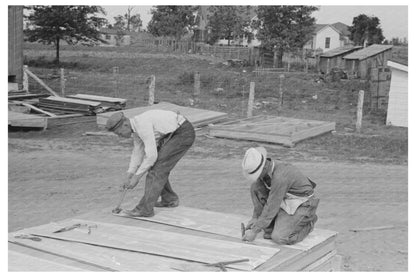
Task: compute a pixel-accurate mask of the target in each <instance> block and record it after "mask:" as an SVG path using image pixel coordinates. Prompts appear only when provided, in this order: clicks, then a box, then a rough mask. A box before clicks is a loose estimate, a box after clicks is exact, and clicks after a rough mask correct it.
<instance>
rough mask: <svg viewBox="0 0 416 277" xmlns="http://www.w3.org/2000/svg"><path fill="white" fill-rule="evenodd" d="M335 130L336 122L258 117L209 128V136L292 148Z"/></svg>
mask: <svg viewBox="0 0 416 277" xmlns="http://www.w3.org/2000/svg"><path fill="white" fill-rule="evenodd" d="M333 130H335V122H326V121H317V120H306V119H296V118H288V117H275V116H257V117H254V118H246V119H242V120H239V121H233V122H229V123H224V124H218V125H214V126H210V127H209V135H210V136H214V137H223V138H231V139H241V140H250V141H261V142H269V143H277V144H283V145H284V146H288V147H292V146H294V145H295V143H297V142H299V141H302V140H304V139H307V138H311V137H315V136H318V135H321V134H324V133H327V132H330V131H333Z"/></svg>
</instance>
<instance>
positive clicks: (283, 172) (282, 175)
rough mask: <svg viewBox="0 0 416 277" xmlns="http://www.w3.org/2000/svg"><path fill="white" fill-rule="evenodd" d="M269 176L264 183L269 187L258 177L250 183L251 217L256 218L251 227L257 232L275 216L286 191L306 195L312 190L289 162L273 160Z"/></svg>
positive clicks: (308, 182)
mask: <svg viewBox="0 0 416 277" xmlns="http://www.w3.org/2000/svg"><path fill="white" fill-rule="evenodd" d="M270 178H271V179H270V184H266V185H268V186H269V189H268V188H266V185H265V184H264V182H263V180H260V179H258V180H257V181H256V182H255V183H253V184H252V185H251V197H252V200H253V204H254V211H253V218H257V222H256V223H255V224H254V226H253V228H252V229H253V230H254V231H257V232H259V231H261V230H262V229H264V228H267V227H268V226H269V225H270V223H271V221H272V220H273V219H274V218H275V217H276V215H277V214H278V212H279V210H280V205H281V203H282V200H283V198H284V197H285V195H286V193H290V194H293V195H295V196H299V197H307V196H310V195H312V194H313V192H314V189H313V187H312V184H311V182H310V181H309V179H308V178H307V177H306V176H304V175H303V174H302V172H300V170H299V169H298V168H297V167H295V166H293V165H291V164H287V163H282V162H279V161H274V169H273V173H272V174H271V176H270Z"/></svg>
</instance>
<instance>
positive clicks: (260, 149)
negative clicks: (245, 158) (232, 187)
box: [243, 147, 267, 182]
mask: <svg viewBox="0 0 416 277" xmlns="http://www.w3.org/2000/svg"><path fill="white" fill-rule="evenodd" d="M254 149H256V150H257V151H258V152H260V154H261V155H262V156H263V162H262V164H261V165H260V167H259V169H257V170H256V172H254V173H253V174H249V173H248V172H245V171H243V176H244V177H245V178H246V179H247V180H249V181H251V182H255V181H257V179H258V178H259V176H260V174H261V172H262V171H263V167H264V165H265V164H266V159H267V150H266V148H264V147H256V148H254Z"/></svg>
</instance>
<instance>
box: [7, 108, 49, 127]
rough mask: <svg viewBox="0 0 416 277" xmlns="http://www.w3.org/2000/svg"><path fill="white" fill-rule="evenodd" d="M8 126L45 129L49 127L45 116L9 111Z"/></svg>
mask: <svg viewBox="0 0 416 277" xmlns="http://www.w3.org/2000/svg"><path fill="white" fill-rule="evenodd" d="M8 125H9V126H11V127H29V128H43V129H45V128H46V126H47V118H46V117H44V116H39V115H34V114H26V113H18V112H13V111H9V118H8Z"/></svg>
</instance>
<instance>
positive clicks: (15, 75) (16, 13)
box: [8, 6, 23, 90]
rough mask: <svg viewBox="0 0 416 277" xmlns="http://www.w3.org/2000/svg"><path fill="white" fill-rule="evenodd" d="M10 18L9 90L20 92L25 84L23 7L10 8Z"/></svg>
mask: <svg viewBox="0 0 416 277" xmlns="http://www.w3.org/2000/svg"><path fill="white" fill-rule="evenodd" d="M8 16H9V17H8V20H9V27H8V34H9V50H8V68H9V70H8V80H9V81H8V82H9V90H18V89H21V88H22V83H23V6H8Z"/></svg>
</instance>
